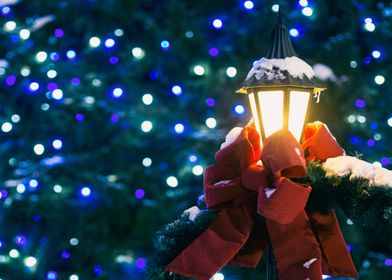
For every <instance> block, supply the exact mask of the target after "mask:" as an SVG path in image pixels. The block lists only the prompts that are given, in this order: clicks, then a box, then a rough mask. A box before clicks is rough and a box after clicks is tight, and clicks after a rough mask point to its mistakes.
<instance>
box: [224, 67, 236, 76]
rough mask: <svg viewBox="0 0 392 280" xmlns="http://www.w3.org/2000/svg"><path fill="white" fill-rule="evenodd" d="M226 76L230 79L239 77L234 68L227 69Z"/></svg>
mask: <svg viewBox="0 0 392 280" xmlns="http://www.w3.org/2000/svg"><path fill="white" fill-rule="evenodd" d="M226 75H227V76H228V77H229V78H234V77H235V76H236V75H237V69H236V68H235V67H232V66H230V67H227V69H226Z"/></svg>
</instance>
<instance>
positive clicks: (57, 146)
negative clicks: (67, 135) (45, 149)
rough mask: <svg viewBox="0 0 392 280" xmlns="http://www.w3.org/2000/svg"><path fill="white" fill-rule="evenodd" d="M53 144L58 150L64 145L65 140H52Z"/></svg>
mask: <svg viewBox="0 0 392 280" xmlns="http://www.w3.org/2000/svg"><path fill="white" fill-rule="evenodd" d="M52 146H53V148H55V149H56V150H60V149H61V148H62V147H63V142H62V141H61V140H60V139H55V140H53V142H52Z"/></svg>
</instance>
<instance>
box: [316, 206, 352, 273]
mask: <svg viewBox="0 0 392 280" xmlns="http://www.w3.org/2000/svg"><path fill="white" fill-rule="evenodd" d="M309 219H310V223H311V225H312V228H313V232H314V233H315V234H316V236H317V238H318V240H319V243H320V245H321V250H322V253H323V272H324V273H325V274H329V275H333V276H341V277H352V278H358V273H357V271H356V269H355V266H354V264H353V261H352V259H351V256H350V253H349V252H348V250H347V246H346V242H345V241H344V238H343V235H342V232H341V231H340V227H339V223H338V220H337V218H336V214H335V212H331V213H329V214H327V215H323V214H320V213H309Z"/></svg>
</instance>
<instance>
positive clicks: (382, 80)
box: [374, 75, 385, 85]
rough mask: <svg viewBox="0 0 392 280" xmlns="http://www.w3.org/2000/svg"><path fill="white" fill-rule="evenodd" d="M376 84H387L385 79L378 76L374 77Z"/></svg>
mask: <svg viewBox="0 0 392 280" xmlns="http://www.w3.org/2000/svg"><path fill="white" fill-rule="evenodd" d="M374 82H375V83H376V84H378V85H382V84H383V83H384V82H385V78H384V76H382V75H377V76H376V77H374Z"/></svg>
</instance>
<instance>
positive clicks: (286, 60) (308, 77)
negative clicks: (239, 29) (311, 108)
mask: <svg viewBox="0 0 392 280" xmlns="http://www.w3.org/2000/svg"><path fill="white" fill-rule="evenodd" d="M282 86H293V87H302V88H309V89H313V90H314V92H315V93H319V92H321V91H323V90H325V86H324V85H323V84H322V83H321V82H320V81H319V80H318V79H317V78H316V76H315V73H314V71H313V69H312V67H311V66H310V65H309V64H307V63H306V62H305V61H303V60H302V59H300V58H299V57H298V56H297V54H296V52H295V50H294V48H293V45H292V43H291V39H290V35H289V33H288V31H287V27H286V26H285V25H284V23H283V19H282V14H281V11H280V10H279V12H278V16H277V21H276V24H275V27H274V29H273V31H272V34H271V41H270V44H269V47H268V51H267V55H266V56H265V57H263V58H261V59H260V60H258V61H255V62H254V64H253V67H252V69H250V71H249V73H248V75H247V77H246V79H245V81H244V82H243V84H242V86H241V88H240V89H239V90H237V93H247V90H248V89H249V88H257V87H282Z"/></svg>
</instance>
